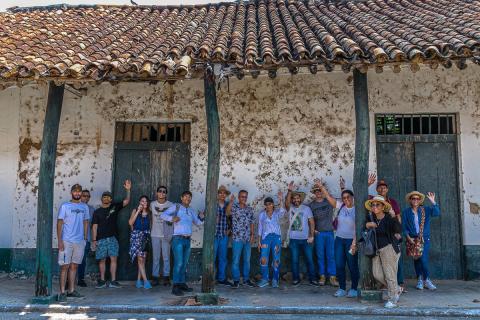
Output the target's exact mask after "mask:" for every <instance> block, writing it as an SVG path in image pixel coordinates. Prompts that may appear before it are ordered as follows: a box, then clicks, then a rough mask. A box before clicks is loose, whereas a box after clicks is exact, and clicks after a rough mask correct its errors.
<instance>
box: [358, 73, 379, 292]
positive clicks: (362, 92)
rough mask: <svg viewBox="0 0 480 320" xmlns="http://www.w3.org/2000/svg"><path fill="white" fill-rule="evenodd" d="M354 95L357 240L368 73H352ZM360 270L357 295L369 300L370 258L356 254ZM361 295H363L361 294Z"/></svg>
mask: <svg viewBox="0 0 480 320" xmlns="http://www.w3.org/2000/svg"><path fill="white" fill-rule="evenodd" d="M353 94H354V100H355V160H354V175H353V190H354V193H355V208H356V216H355V217H356V222H355V225H356V230H357V239H360V237H361V231H362V230H364V229H365V220H366V209H365V206H364V203H365V201H366V200H367V199H368V165H369V151H370V117H369V114H368V86H367V74H366V73H361V72H360V71H359V70H357V69H354V70H353ZM358 259H359V268H360V282H359V287H360V295H361V298H362V299H363V298H365V299H366V300H369V298H368V294H367V293H368V290H372V289H374V288H375V282H374V279H373V276H372V261H371V259H370V258H367V257H365V256H364V255H362V254H359V256H358ZM362 293H364V294H362Z"/></svg>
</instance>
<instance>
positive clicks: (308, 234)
mask: <svg viewBox="0 0 480 320" xmlns="http://www.w3.org/2000/svg"><path fill="white" fill-rule="evenodd" d="M293 189H294V184H293V181H292V182H290V184H289V185H288V193H287V199H286V200H285V208H286V209H287V211H288V218H289V226H288V232H287V237H288V239H289V241H287V242H288V247H289V248H290V254H291V263H292V277H293V282H292V284H293V285H294V286H297V285H299V284H300V250H301V251H303V254H304V256H305V260H306V261H305V262H306V265H307V271H308V278H309V281H310V282H309V283H310V285H312V286H318V285H319V283H318V280H317V279H315V266H314V264H313V241H314V234H315V220H314V219H313V214H312V210H311V209H310V207H309V206H306V205H303V204H302V202H303V200H304V199H305V193H303V192H297V191H293Z"/></svg>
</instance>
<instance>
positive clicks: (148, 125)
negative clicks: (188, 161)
mask: <svg viewBox="0 0 480 320" xmlns="http://www.w3.org/2000/svg"><path fill="white" fill-rule="evenodd" d="M115 141H116V142H141V141H149V142H190V123H187V122H183V123H182V122H174V123H155V122H117V123H116V128H115Z"/></svg>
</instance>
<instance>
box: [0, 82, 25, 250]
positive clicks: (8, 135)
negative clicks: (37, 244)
mask: <svg viewBox="0 0 480 320" xmlns="http://www.w3.org/2000/svg"><path fill="white" fill-rule="evenodd" d="M19 99H20V90H3V91H0V101H2V102H0V105H1V106H2V107H1V108H0V115H1V116H0V186H2V191H1V192H0V221H1V222H0V248H11V247H12V246H13V243H12V241H13V239H12V223H13V217H14V216H15V211H14V207H15V206H16V203H15V202H14V198H15V192H16V190H15V188H16V185H17V176H18V174H17V169H18V157H19V155H18V120H19V114H20V113H19V108H18V106H19V104H20V103H19ZM7 101H8V103H6V102H7Z"/></svg>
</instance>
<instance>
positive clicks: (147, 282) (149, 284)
mask: <svg viewBox="0 0 480 320" xmlns="http://www.w3.org/2000/svg"><path fill="white" fill-rule="evenodd" d="M143 288H144V289H152V285H151V283H150V281H148V280H145V282H144V283H143Z"/></svg>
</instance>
